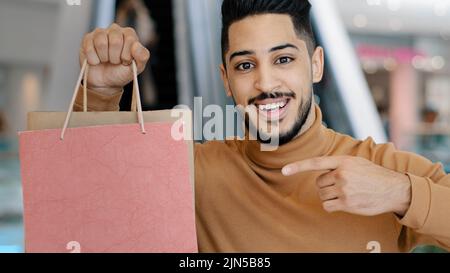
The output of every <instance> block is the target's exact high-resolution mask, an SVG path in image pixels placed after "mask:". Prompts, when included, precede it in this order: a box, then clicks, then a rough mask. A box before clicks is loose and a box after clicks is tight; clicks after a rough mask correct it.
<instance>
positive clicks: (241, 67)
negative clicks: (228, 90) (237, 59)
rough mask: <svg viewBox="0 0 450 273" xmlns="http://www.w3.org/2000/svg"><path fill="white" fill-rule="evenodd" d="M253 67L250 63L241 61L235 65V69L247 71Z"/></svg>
mask: <svg viewBox="0 0 450 273" xmlns="http://www.w3.org/2000/svg"><path fill="white" fill-rule="evenodd" d="M253 67H254V66H253V64H251V63H241V64H239V65H238V66H237V67H236V69H237V70H240V71H247V70H250V69H252V68H253Z"/></svg>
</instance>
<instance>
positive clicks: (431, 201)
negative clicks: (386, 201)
mask: <svg viewBox="0 0 450 273" xmlns="http://www.w3.org/2000/svg"><path fill="white" fill-rule="evenodd" d="M373 147H374V152H373V153H372V155H373V160H374V161H375V162H377V161H378V162H379V163H380V165H382V166H384V167H386V168H389V169H392V170H395V171H397V172H400V173H404V174H406V175H407V176H408V177H409V179H410V181H411V204H410V207H409V209H408V210H407V212H406V214H405V215H404V216H403V218H401V219H400V218H398V217H397V220H398V223H399V224H401V225H402V226H403V227H404V228H406V229H408V230H406V231H404V232H402V234H401V235H404V238H399V243H402V244H405V245H409V246H410V247H414V246H415V245H417V244H420V242H422V241H423V242H430V240H428V239H427V238H420V237H423V236H426V237H431V238H432V239H433V242H434V243H435V244H437V245H438V246H440V247H443V248H446V249H450V175H449V174H446V172H445V171H444V168H443V166H442V164H440V163H432V162H431V161H429V160H428V159H426V158H424V157H422V156H419V155H416V154H413V153H408V152H402V151H398V150H396V149H395V148H394V145H392V144H384V145H374V146H373ZM422 239H423V240H422ZM402 240H406V242H401V241H402Z"/></svg>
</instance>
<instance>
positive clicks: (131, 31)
mask: <svg viewBox="0 0 450 273" xmlns="http://www.w3.org/2000/svg"><path fill="white" fill-rule="evenodd" d="M123 32H124V33H125V34H128V35H132V36H134V37H136V36H137V34H136V30H134V28H132V27H126V28H124V29H123Z"/></svg>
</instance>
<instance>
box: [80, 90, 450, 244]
mask: <svg viewBox="0 0 450 273" xmlns="http://www.w3.org/2000/svg"><path fill="white" fill-rule="evenodd" d="M89 92H90V96H91V99H90V102H89V103H90V105H89V109H95V110H96V111H110V110H117V109H118V107H117V105H118V102H119V100H120V94H118V95H116V96H112V97H106V96H98V95H97V96H96V95H95V93H94V92H92V91H89ZM80 93H81V92H80ZM81 101H82V99H81V97H79V98H78V100H77V102H78V103H77V104H78V106H76V107H75V109H76V110H80V107H79V105H80V102H81ZM335 155H349V156H358V157H363V158H366V159H368V160H370V161H372V162H374V163H375V164H378V165H380V166H383V167H385V168H388V169H391V170H394V171H397V172H399V173H404V174H407V175H408V176H409V178H410V181H411V185H412V188H411V189H412V190H411V191H412V200H411V205H410V208H409V210H408V211H407V213H406V215H405V216H404V217H403V218H402V219H398V218H397V217H396V216H395V215H394V214H393V213H386V214H382V215H378V216H373V217H365V216H358V215H352V214H348V213H343V212H339V213H331V214H330V213H327V212H326V211H324V210H323V208H322V202H321V200H320V199H319V196H318V193H317V188H316V185H315V181H316V179H317V177H318V176H320V175H321V174H323V172H305V173H300V174H297V175H294V176H290V177H286V176H283V175H282V174H281V168H282V167H283V166H285V165H287V164H289V163H293V162H296V161H300V160H303V159H307V158H313V157H320V156H335ZM195 202H196V220H197V233H198V243H199V250H200V251H201V252H369V250H368V244H369V243H370V242H373V241H375V242H376V244H378V243H379V246H380V248H381V249H380V250H381V252H407V251H410V250H411V249H412V248H413V247H415V246H418V245H422V244H433V245H436V246H440V247H443V248H446V249H450V214H449V212H448V211H449V209H450V175H447V174H446V173H445V172H444V171H443V168H442V165H441V164H433V163H432V162H430V161H429V160H427V159H425V158H423V157H420V156H418V155H415V154H412V153H407V152H401V151H398V150H396V149H395V147H394V146H393V145H392V144H381V145H377V144H375V143H374V142H373V140H372V139H371V138H369V139H367V140H365V141H358V140H355V139H353V138H351V137H349V136H346V135H342V134H339V133H336V132H334V131H333V130H330V129H327V128H325V127H324V126H323V125H322V114H321V111H320V109H319V107H316V120H315V122H314V124H313V125H312V127H311V128H310V129H309V130H308V131H306V132H305V133H304V134H303V135H301V136H300V137H298V138H296V139H295V140H293V141H291V142H290V143H288V144H286V145H283V146H281V147H280V148H279V149H277V150H276V151H271V152H263V151H261V149H260V145H259V143H258V142H257V141H239V140H235V141H225V142H219V141H213V142H209V143H206V144H197V145H196V147H195Z"/></svg>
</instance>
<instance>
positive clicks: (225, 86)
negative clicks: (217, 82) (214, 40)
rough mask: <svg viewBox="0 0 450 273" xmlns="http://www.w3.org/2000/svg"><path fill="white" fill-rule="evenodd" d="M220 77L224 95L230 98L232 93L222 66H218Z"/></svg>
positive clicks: (225, 71)
mask: <svg viewBox="0 0 450 273" xmlns="http://www.w3.org/2000/svg"><path fill="white" fill-rule="evenodd" d="M220 75H221V77H222V81H223V87H224V88H225V93H226V94H227V97H232V96H233V93H232V92H231V89H230V84H229V83H228V75H227V70H226V68H225V66H224V65H223V64H221V65H220Z"/></svg>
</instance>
